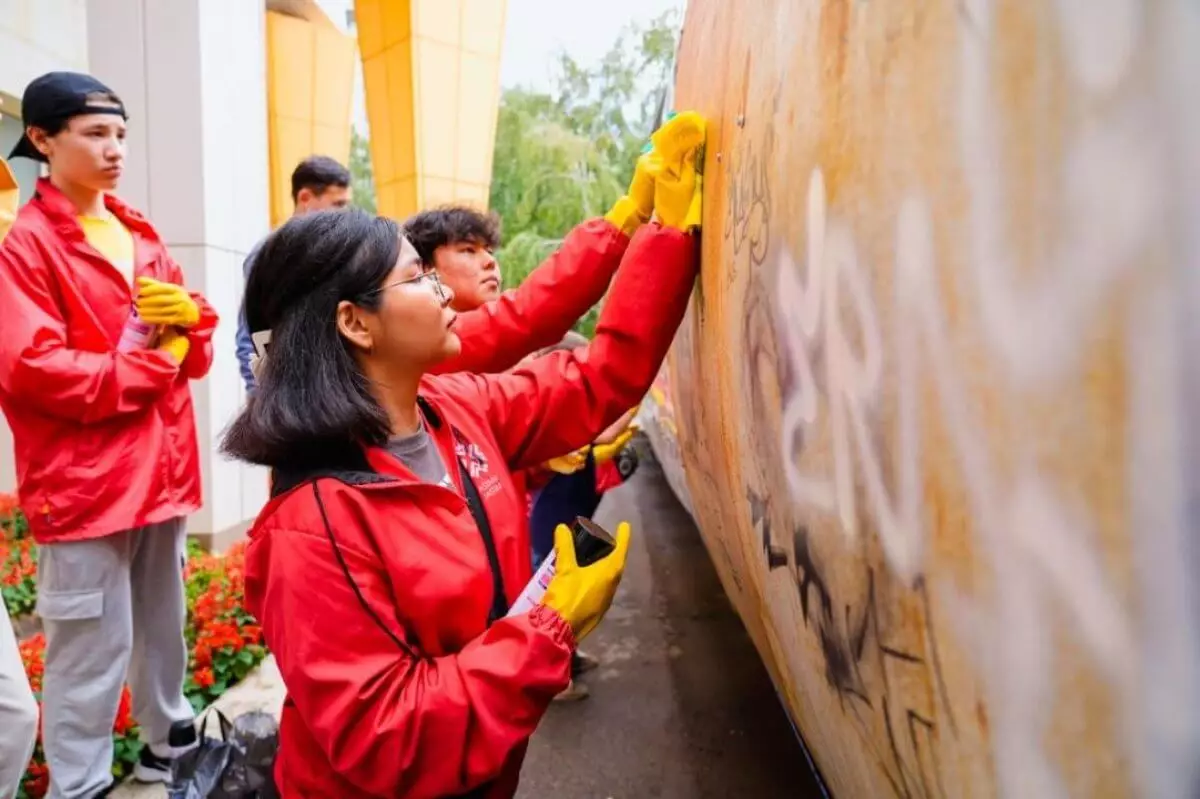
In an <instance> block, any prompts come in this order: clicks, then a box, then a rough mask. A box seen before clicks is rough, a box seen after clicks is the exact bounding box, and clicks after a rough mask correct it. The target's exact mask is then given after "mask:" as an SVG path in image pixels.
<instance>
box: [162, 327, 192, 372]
mask: <svg viewBox="0 0 1200 799" xmlns="http://www.w3.org/2000/svg"><path fill="white" fill-rule="evenodd" d="M191 348H192V342H191V341H190V340H189V339H188V337H187V336H182V335H180V334H178V333H175V332H169V333H165V334H164V335H163V337H162V341H161V342H160V343H159V345H158V349H159V350H160V351H162V352H165V353H168V354H170V355H171V356H172V357H173V358H174V359H175V360H176V361H177V362H179V363H180V364H182V363H183V361H184V359H185V358H187V356H188V351H189V350H190V349H191Z"/></svg>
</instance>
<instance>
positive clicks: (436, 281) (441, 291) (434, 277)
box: [366, 269, 449, 302]
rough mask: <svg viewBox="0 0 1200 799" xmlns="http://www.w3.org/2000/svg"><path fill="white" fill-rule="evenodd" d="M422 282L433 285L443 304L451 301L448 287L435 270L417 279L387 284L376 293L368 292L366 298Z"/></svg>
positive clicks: (410, 278) (428, 271)
mask: <svg viewBox="0 0 1200 799" xmlns="http://www.w3.org/2000/svg"><path fill="white" fill-rule="evenodd" d="M422 280H428V281H430V282H431V283H433V291H434V293H435V294H437V296H438V299H439V300H441V301H442V302H446V301H447V300H449V297H448V296H447V295H446V286H445V285H444V284H443V283H442V279H441V278H440V277H438V273H437V271H435V270H433V269H429V270H427V271H424V272H422V273H421V274H419V275H417V276H416V277H408V278H405V279H404V280H396V281H393V282H391V283H385V284H383V285H382V286H380V287H379V288H377V289H375V290H374V291H368V292H367V295H366V296H368V297H371V296H374V295H376V294H381V293H383V292H385V291H387V290H388V289H391V288H395V287H396V286H403V285H405V284H408V283H420V282H421V281H422Z"/></svg>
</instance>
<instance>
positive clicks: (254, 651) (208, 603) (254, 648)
mask: <svg viewBox="0 0 1200 799" xmlns="http://www.w3.org/2000/svg"><path fill="white" fill-rule="evenodd" d="M244 563H245V545H244V544H239V545H237V546H235V547H233V548H232V549H230V550H229V551H228V552H227V553H225V554H223V555H210V554H208V553H206V552H204V551H202V550H201V549H200V548H199V547H198V546H196V545H195V544H194V542H193V543H189V546H188V557H187V564H186V566H185V567H184V580H185V584H186V586H187V612H188V620H187V627H186V629H185V635H186V638H187V644H188V651H189V653H190V657H189V667H188V676H187V679H186V681H185V683H184V693H185V694H186V695H187V698H188V700H189V701H190V702H191V703H192V707H193V708H195V709H196V711H197V712H199V711H200V710H201V709H202V708H204V707H206V706H207V705H209V704H210V703H211V702H212V701H213V700H215V699H216V698H217V697H219V696H220V695H221V694H222V693H224V692H225V691H226V690H227V689H228V688H229V687H230V686H232V685H234V684H235V683H237V682H238V681H239V680H241V679H242V678H244V677H245V676H246V675H247V674H248V673H249V672H250V670H251V669H253V668H254V667H255V666H256V665H258V663H259V662H260V661H262V659H263V658H264V657H265V656H266V653H267V652H266V648H265V647H264V646H263V643H262V631H261V629H260V628H259V626H258V624H257V623H256V622H255V621H254V619H253V618H252V617H251V616H250V614H249V613H247V612H246V610H245V608H244V607H242V602H243V596H244V587H245V583H244V579H243V567H244ZM36 575H37V550H36V548H35V547H34V546H33V541H32V539H30V538H29V535H28V526H27V525H26V523H25V519H24V517H23V516H22V515H21V512H20V510H19V509H18V508H17V507H16V503H15V501H14V500H12V498H10V497H7V496H5V495H0V587H2V588H3V594H4V603H5V605H6V606H7V607H8V610H9V614H10V615H11V616H12V617H13V618H16V617H18V616H21V615H23V614H26V613H29V612H30V611H32V610H33V607H34V603H35V600H36V596H37V591H36ZM45 648H46V640H45V637H44V636H42V635H41V634H38V635H35V636H33V637H32V638H30V639H28V640H26V641H24V642H22V643H21V660H22V662H23V663H24V664H25V673H26V674H27V675H28V676H29V682H30V684H31V685H32V686H33V690H34V693H35V695H36V696H37V698H38V702H39V703H40V702H41V697H42V678H43V673H44V657H45ZM131 707H132V703H131V697H130V693H129V688H128V686H126V687H125V689H124V691H123V692H122V694H121V704H120V707H119V708H118V711H117V717H116V719H115V720H114V721H113V743H114V753H113V774H114V775H115V776H116V777H117V778H118V779H119V778H121V777H124V776H125V775H126V774H127V773H129V772H130V771H131V770H132V768H133V764H134V763H135V762H137V758H138V755H139V753H140V751H141V746H142V745H141V742H140V741H139V740H138V728H137V721H136V720H135V719H134V718H133V716H132V713H131ZM49 781H50V775H49V770H48V769H47V767H46V759H45V754H44V753H43V751H42V745H41V742H40V741H39V742H38V746H37V750H36V751H35V752H34V754H33V759H32V760H31V761H30V764H29V769H28V771H27V772H26V775H25V780H24V784H23V786H22V789H21V791H20V792H19V793H18V794H17V796H18V799H36V798H37V797H42V796H45V794H46V789H47V787H48V785H49Z"/></svg>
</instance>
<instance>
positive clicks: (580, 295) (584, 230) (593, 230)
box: [433, 219, 629, 494]
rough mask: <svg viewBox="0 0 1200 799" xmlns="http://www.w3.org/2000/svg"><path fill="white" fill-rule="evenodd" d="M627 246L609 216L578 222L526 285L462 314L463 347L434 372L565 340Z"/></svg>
mask: <svg viewBox="0 0 1200 799" xmlns="http://www.w3.org/2000/svg"><path fill="white" fill-rule="evenodd" d="M628 247H629V237H628V236H626V235H625V234H624V233H622V232H621V230H620V229H619V228H618V227H617V226H616V225H614V224H613V223H612V222H609V221H607V220H605V219H589V220H588V221H587V222H584V223H582V224H579V225H576V226H575V227H574V228H572V229H571V232H570V233H568V234H567V236H566V238H564V239H563V243H562V246H561V247H559V248H558V249H557V250H555V251H554V253H552V254H551V255H550V257H549V258H547V259H546V260H545V261H544V262H543V263H542V264H541V265H540V266H538V268H537V269H535V270H533V272H531V273H530V274H529V276H528V277H527V278H525V280H523V281H521V285H519V286H517V288H515V289H511V290H509V291H506V292H504V293H503V294H501V295H500V297H499V298H497V299H495V300H492V301H491V302H489V303H485V304H484V305H482V306H481V307H479V308H476V309H475V310H473V311H465V312H463V313H460V314H459V315H458V320H457V321H456V322H455V323H454V332H455V333H457V334H458V338H459V340H460V341H461V342H462V351H461V352H460V353H459V354H458V355H457V356H456V357H454V358H451V359H450V360H448V361H445V362H444V363H441V364H438V366H437V367H436V368H435V369H434V370H433V371H434V373H435V374H451V373H454V372H478V373H480V374H488V373H491V372H503V371H504V370H506V369H511V368H512V367H514V366H516V365H517V363H518V362H519V361H520V360H521V359H522V358H524V357H525V356H526V355H531V354H533V353H535V352H537V351H538V350H540V349H542V348H543V347H549V346H551V345H552V344H557V343H558V342H560V341H562V338H563V336H565V335H566V334H567V331H568V330H570V329H571V326H572V325H574V324H575V322H576V321H578V319H579V318H580V317H581V316H583V315H584V314H585V313H587V312H588V311H589V310H591V308H592V306H593V305H595V304H596V303H598V302H600V300H601V299H603V298H604V293H605V292H606V291H607V290H608V284H609V283H611V282H612V278H613V275H614V274H616V271H617V267H618V266H620V265H621V257H622V256H623V255H625V250H626V249H628ZM561 454H562V453H561V452H560V453H559V455H561ZM555 457H557V456H555ZM528 480H529V473H528V472H524V471H522V472H518V473H514V474H513V481H514V482H515V484H516V487H517V490H518V491H519V492H521V493H523V494H524V493H527V492H528V491H529V488H528V486H527V485H526V483H527V481H528Z"/></svg>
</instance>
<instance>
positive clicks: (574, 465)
mask: <svg viewBox="0 0 1200 799" xmlns="http://www.w3.org/2000/svg"><path fill="white" fill-rule="evenodd" d="M585 464H587V448H584V449H580V450H576V451H575V452H571V453H569V454H567V455H559V456H558V457H557V458H551V459H550V460H548V461H546V468H548V469H550V470H551V471H554V472H558V473H559V474H574V473H575V472H577V471H579V470H580V469H582V468H583V467H584V465H585Z"/></svg>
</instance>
